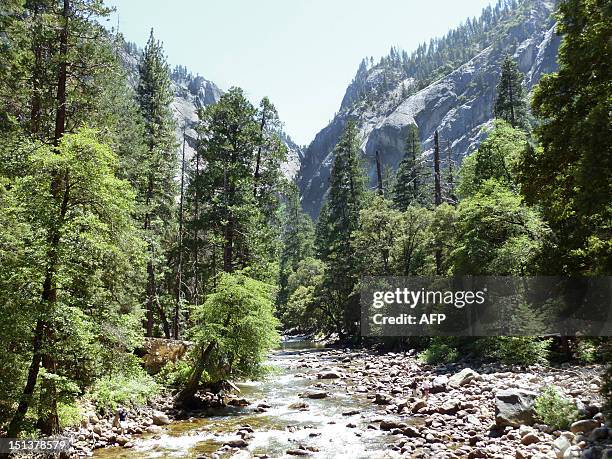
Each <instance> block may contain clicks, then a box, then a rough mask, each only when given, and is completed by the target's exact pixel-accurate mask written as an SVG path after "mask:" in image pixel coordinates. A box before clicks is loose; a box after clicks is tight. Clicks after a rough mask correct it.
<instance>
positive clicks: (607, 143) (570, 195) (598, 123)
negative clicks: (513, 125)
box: [521, 0, 612, 275]
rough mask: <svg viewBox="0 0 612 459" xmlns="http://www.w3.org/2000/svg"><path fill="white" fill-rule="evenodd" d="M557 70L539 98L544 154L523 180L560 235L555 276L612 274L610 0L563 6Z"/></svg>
mask: <svg viewBox="0 0 612 459" xmlns="http://www.w3.org/2000/svg"><path fill="white" fill-rule="evenodd" d="M558 31H559V32H560V33H561V34H562V35H563V39H562V42H561V46H560V49H559V56H558V62H559V71H558V72H557V73H554V74H550V75H544V76H543V77H542V79H541V80H540V83H539V84H538V85H537V87H536V88H535V90H534V94H533V111H534V114H535V115H536V116H537V117H538V118H539V119H540V122H541V124H540V126H539V127H538V128H537V129H536V131H535V133H536V137H537V139H538V141H539V143H540V145H541V148H537V149H535V150H530V151H528V152H527V154H526V155H525V158H524V163H523V173H522V176H521V183H522V190H523V193H524V195H525V196H526V198H527V202H528V203H529V204H538V205H539V206H540V207H541V208H542V212H543V214H544V217H545V218H546V220H547V221H548V222H549V223H550V226H551V228H552V230H553V232H554V234H555V238H556V240H557V246H556V247H554V248H551V250H550V251H548V255H547V262H546V266H547V267H548V272H550V273H553V274H561V273H565V274H574V275H578V274H599V275H601V274H610V273H612V205H611V202H612V201H611V199H610V196H612V144H611V141H612V140H611V139H612V120H611V118H610V117H611V116H612V112H611V111H610V99H611V98H612V85H611V84H610V78H609V75H610V74H611V73H612V59H610V56H611V55H612V50H611V47H612V43H611V42H610V35H611V34H612V22H611V21H610V4H609V2H608V1H606V0H568V1H564V2H561V3H560V4H559V26H558Z"/></svg>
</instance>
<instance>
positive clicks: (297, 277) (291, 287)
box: [279, 258, 331, 331]
mask: <svg viewBox="0 0 612 459" xmlns="http://www.w3.org/2000/svg"><path fill="white" fill-rule="evenodd" d="M324 270H325V267H324V265H323V263H322V262H321V261H320V260H317V259H315V258H305V259H304V260H302V261H300V262H299V263H298V266H297V268H296V270H295V271H294V272H293V273H292V274H291V275H290V276H289V279H288V281H287V287H288V291H289V292H291V294H290V296H289V299H288V301H287V303H286V304H285V305H284V307H283V308H282V309H281V310H280V311H279V312H280V318H281V322H282V323H283V325H284V326H285V327H287V328H296V329H298V330H304V331H311V330H314V329H316V330H326V329H329V328H331V327H330V324H328V323H327V322H326V316H325V314H324V300H323V299H322V298H321V295H320V293H321V287H322V285H323V281H324Z"/></svg>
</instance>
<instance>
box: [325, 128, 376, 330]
mask: <svg viewBox="0 0 612 459" xmlns="http://www.w3.org/2000/svg"><path fill="white" fill-rule="evenodd" d="M334 153H335V158H334V164H333V167H332V172H331V176H330V189H329V196H328V198H327V212H326V213H325V214H324V215H321V216H319V219H320V222H319V225H320V227H321V229H320V231H319V233H320V234H319V236H321V233H323V234H322V236H323V237H320V238H319V243H324V244H325V245H326V248H325V250H320V251H321V252H322V253H323V254H324V258H323V261H324V262H325V263H326V264H327V266H328V273H327V276H326V286H325V287H326V290H327V291H328V293H329V299H330V301H331V303H332V305H333V308H334V311H335V315H336V317H334V318H333V319H332V321H334V322H336V323H337V325H338V330H337V331H338V333H340V334H344V333H349V334H352V333H354V332H355V323H356V322H357V321H358V316H359V314H358V295H356V294H355V292H354V291H353V290H354V286H355V284H356V282H357V272H356V268H355V267H356V262H355V252H354V250H353V244H352V241H353V237H354V235H353V233H354V232H355V230H357V229H358V227H359V212H360V211H361V208H362V206H363V200H364V197H365V194H366V179H365V170H364V167H363V164H362V161H361V157H360V155H361V151H360V148H359V134H358V130H357V125H356V124H355V122H354V121H352V120H351V121H349V122H348V123H347V125H346V127H345V129H344V133H343V134H342V137H341V138H340V140H339V141H338V144H337V145H336V148H335V149H334ZM321 218H325V220H321ZM340 318H341V319H340Z"/></svg>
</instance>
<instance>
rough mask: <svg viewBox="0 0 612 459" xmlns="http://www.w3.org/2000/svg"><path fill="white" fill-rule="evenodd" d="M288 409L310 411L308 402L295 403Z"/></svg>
mask: <svg viewBox="0 0 612 459" xmlns="http://www.w3.org/2000/svg"><path fill="white" fill-rule="evenodd" d="M287 408H289V409H290V410H305V409H308V403H306V402H295V403H292V404H290V405H289V406H288V407H287Z"/></svg>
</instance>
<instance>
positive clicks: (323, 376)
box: [317, 370, 342, 379]
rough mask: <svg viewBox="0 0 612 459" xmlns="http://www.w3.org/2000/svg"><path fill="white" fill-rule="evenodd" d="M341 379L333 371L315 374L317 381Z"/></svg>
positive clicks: (336, 372)
mask: <svg viewBox="0 0 612 459" xmlns="http://www.w3.org/2000/svg"><path fill="white" fill-rule="evenodd" d="M338 378H342V374H340V372H338V371H335V370H330V371H323V372H321V373H319V374H317V379H338Z"/></svg>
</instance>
